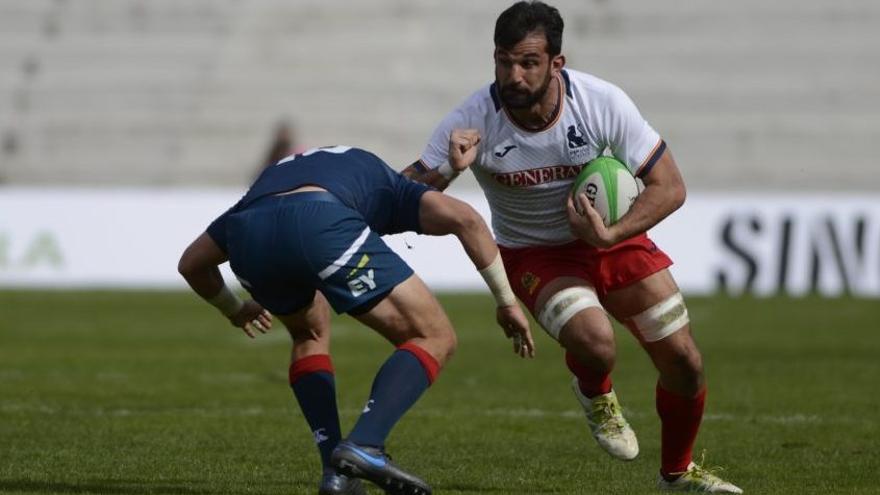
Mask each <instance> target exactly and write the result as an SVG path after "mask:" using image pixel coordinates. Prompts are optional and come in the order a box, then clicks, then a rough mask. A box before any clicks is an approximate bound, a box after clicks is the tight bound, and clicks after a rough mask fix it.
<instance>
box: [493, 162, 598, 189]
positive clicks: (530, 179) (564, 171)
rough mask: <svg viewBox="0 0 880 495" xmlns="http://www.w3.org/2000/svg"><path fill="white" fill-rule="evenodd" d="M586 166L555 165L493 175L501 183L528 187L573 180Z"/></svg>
mask: <svg viewBox="0 0 880 495" xmlns="http://www.w3.org/2000/svg"><path fill="white" fill-rule="evenodd" d="M582 168H584V166H583V165H553V166H550V167H543V168H533V169H530V170H519V171H516V172H510V173H506V174H492V177H493V178H494V179H495V180H496V181H498V182H499V183H501V184H504V185H505V186H509V187H528V186H537V185H538V184H545V183H547V182H556V181H559V180H571V179H574V178H575V177H577V174H578V173H579V172H580V171H581V169H582Z"/></svg>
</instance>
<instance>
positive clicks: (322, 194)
mask: <svg viewBox="0 0 880 495" xmlns="http://www.w3.org/2000/svg"><path fill="white" fill-rule="evenodd" d="M275 197H277V198H281V200H282V201H284V202H285V203H287V202H293V203H299V202H301V201H319V202H321V203H336V204H339V205H341V204H342V201H340V200H339V198H337V197H336V196H334V195H333V193H330V192H327V191H306V192H299V193H292V194H284V195H276V196H275Z"/></svg>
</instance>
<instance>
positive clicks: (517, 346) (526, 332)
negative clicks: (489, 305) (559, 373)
mask: <svg viewBox="0 0 880 495" xmlns="http://www.w3.org/2000/svg"><path fill="white" fill-rule="evenodd" d="M495 317H496V319H497V320H498V325H500V326H501V329H502V330H504V335H506V336H507V338H509V339H513V352H515V353H517V354H519V355H520V357H526V356H528V357H535V341H534V340H532V331H531V330H530V329H529V320H528V319H527V318H526V315H524V314H523V312H522V309H520V307H519V304H513V305H511V306H499V307H498V309H497V310H496V311H495Z"/></svg>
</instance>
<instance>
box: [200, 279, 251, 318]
mask: <svg viewBox="0 0 880 495" xmlns="http://www.w3.org/2000/svg"><path fill="white" fill-rule="evenodd" d="M207 301H208V302H209V303H210V304H211V305H212V306H214V307H215V308H217V309H219V310H220V312H221V313H223V314H224V315H226V316H232V315H234V314H236V313H238V312H239V311H241V308H242V307H244V301H242V300H241V298H240V297H238V296H237V295H236V294H235V293H234V292H232V291H231V290H229V287H227V286H226V285H224V286H223V288H222V289H220V292H219V293H218V294H217V295H216V296H214V297H212V298H210V299H208V300H207Z"/></svg>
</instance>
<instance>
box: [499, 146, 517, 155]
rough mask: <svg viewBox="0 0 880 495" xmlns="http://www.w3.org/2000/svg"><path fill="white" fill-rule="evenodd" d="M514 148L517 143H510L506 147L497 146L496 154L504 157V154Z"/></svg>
mask: <svg viewBox="0 0 880 495" xmlns="http://www.w3.org/2000/svg"><path fill="white" fill-rule="evenodd" d="M514 148H516V145H515V144H509V145H507V146H504V147H501V146H499V147H497V148H495V156H497V157H498V158H504V155H506V154H508V153H510V150H512V149H514Z"/></svg>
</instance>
